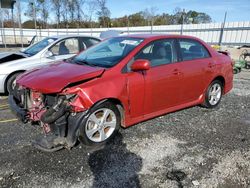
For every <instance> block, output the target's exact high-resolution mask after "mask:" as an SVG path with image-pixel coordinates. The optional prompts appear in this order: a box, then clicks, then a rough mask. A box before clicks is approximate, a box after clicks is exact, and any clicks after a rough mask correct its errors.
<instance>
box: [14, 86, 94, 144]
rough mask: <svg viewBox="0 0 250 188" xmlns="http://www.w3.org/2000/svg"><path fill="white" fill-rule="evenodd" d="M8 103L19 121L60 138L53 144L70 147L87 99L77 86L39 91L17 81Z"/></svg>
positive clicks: (85, 110)
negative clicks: (34, 125) (36, 125)
mask: <svg viewBox="0 0 250 188" xmlns="http://www.w3.org/2000/svg"><path fill="white" fill-rule="evenodd" d="M9 104H10V107H11V109H12V111H13V112H14V113H15V114H16V115H17V117H18V118H19V119H20V120H21V121H22V122H23V123H28V122H31V123H33V124H35V123H36V124H39V125H41V127H42V128H43V131H44V133H45V134H46V135H48V134H53V135H54V136H56V137H57V138H58V137H59V138H60V139H58V140H59V141H58V142H59V143H57V144H59V145H63V146H64V147H66V148H71V147H73V146H74V145H75V143H76V140H77V130H78V128H79V126H80V122H81V120H82V119H83V118H84V117H85V115H86V113H87V111H88V109H87V108H86V106H89V105H91V100H88V96H87V95H86V94H84V92H83V91H82V90H81V89H78V90H77V89H76V90H70V89H69V90H64V91H63V92H62V93H58V94H42V93H40V92H38V91H33V90H30V89H28V88H24V87H21V86H18V85H17V86H16V88H15V90H14V93H13V94H12V95H10V96H9Z"/></svg>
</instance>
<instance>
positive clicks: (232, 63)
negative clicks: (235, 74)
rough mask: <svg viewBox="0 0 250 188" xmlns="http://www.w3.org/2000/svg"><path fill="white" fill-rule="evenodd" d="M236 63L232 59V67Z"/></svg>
mask: <svg viewBox="0 0 250 188" xmlns="http://www.w3.org/2000/svg"><path fill="white" fill-rule="evenodd" d="M234 64H235V61H234V60H233V59H232V60H231V65H232V67H233V66H234Z"/></svg>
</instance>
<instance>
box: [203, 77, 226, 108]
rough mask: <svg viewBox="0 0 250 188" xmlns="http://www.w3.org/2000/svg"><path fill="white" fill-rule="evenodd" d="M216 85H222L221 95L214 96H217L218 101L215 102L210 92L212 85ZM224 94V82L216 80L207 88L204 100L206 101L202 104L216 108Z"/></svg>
mask: <svg viewBox="0 0 250 188" xmlns="http://www.w3.org/2000/svg"><path fill="white" fill-rule="evenodd" d="M216 86H218V87H220V96H219V95H218V96H214V97H216V102H215V100H214V101H213V99H212V98H211V96H212V95H211V94H210V92H211V90H212V87H216ZM222 94H223V84H222V83H221V81H219V80H214V81H213V82H212V83H211V84H210V85H209V87H208V88H207V90H206V93H205V100H204V103H203V104H202V106H203V107H205V108H215V107H216V106H218V105H219V103H220V101H221V98H222ZM218 97H219V98H218ZM217 100H218V101H217Z"/></svg>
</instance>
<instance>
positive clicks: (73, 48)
mask: <svg viewBox="0 0 250 188" xmlns="http://www.w3.org/2000/svg"><path fill="white" fill-rule="evenodd" d="M50 51H51V52H52V53H53V55H55V56H58V55H67V54H76V53H78V52H79V44H78V40H77V39H76V38H69V39H65V40H62V41H60V42H58V43H57V44H56V45H55V46H53V47H52V48H51V49H50Z"/></svg>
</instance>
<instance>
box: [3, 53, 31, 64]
mask: <svg viewBox="0 0 250 188" xmlns="http://www.w3.org/2000/svg"><path fill="white" fill-rule="evenodd" d="M26 57H27V55H26V54H23V53H20V52H2V53H0V63H5V62H8V61H14V60H17V59H22V58H26Z"/></svg>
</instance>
